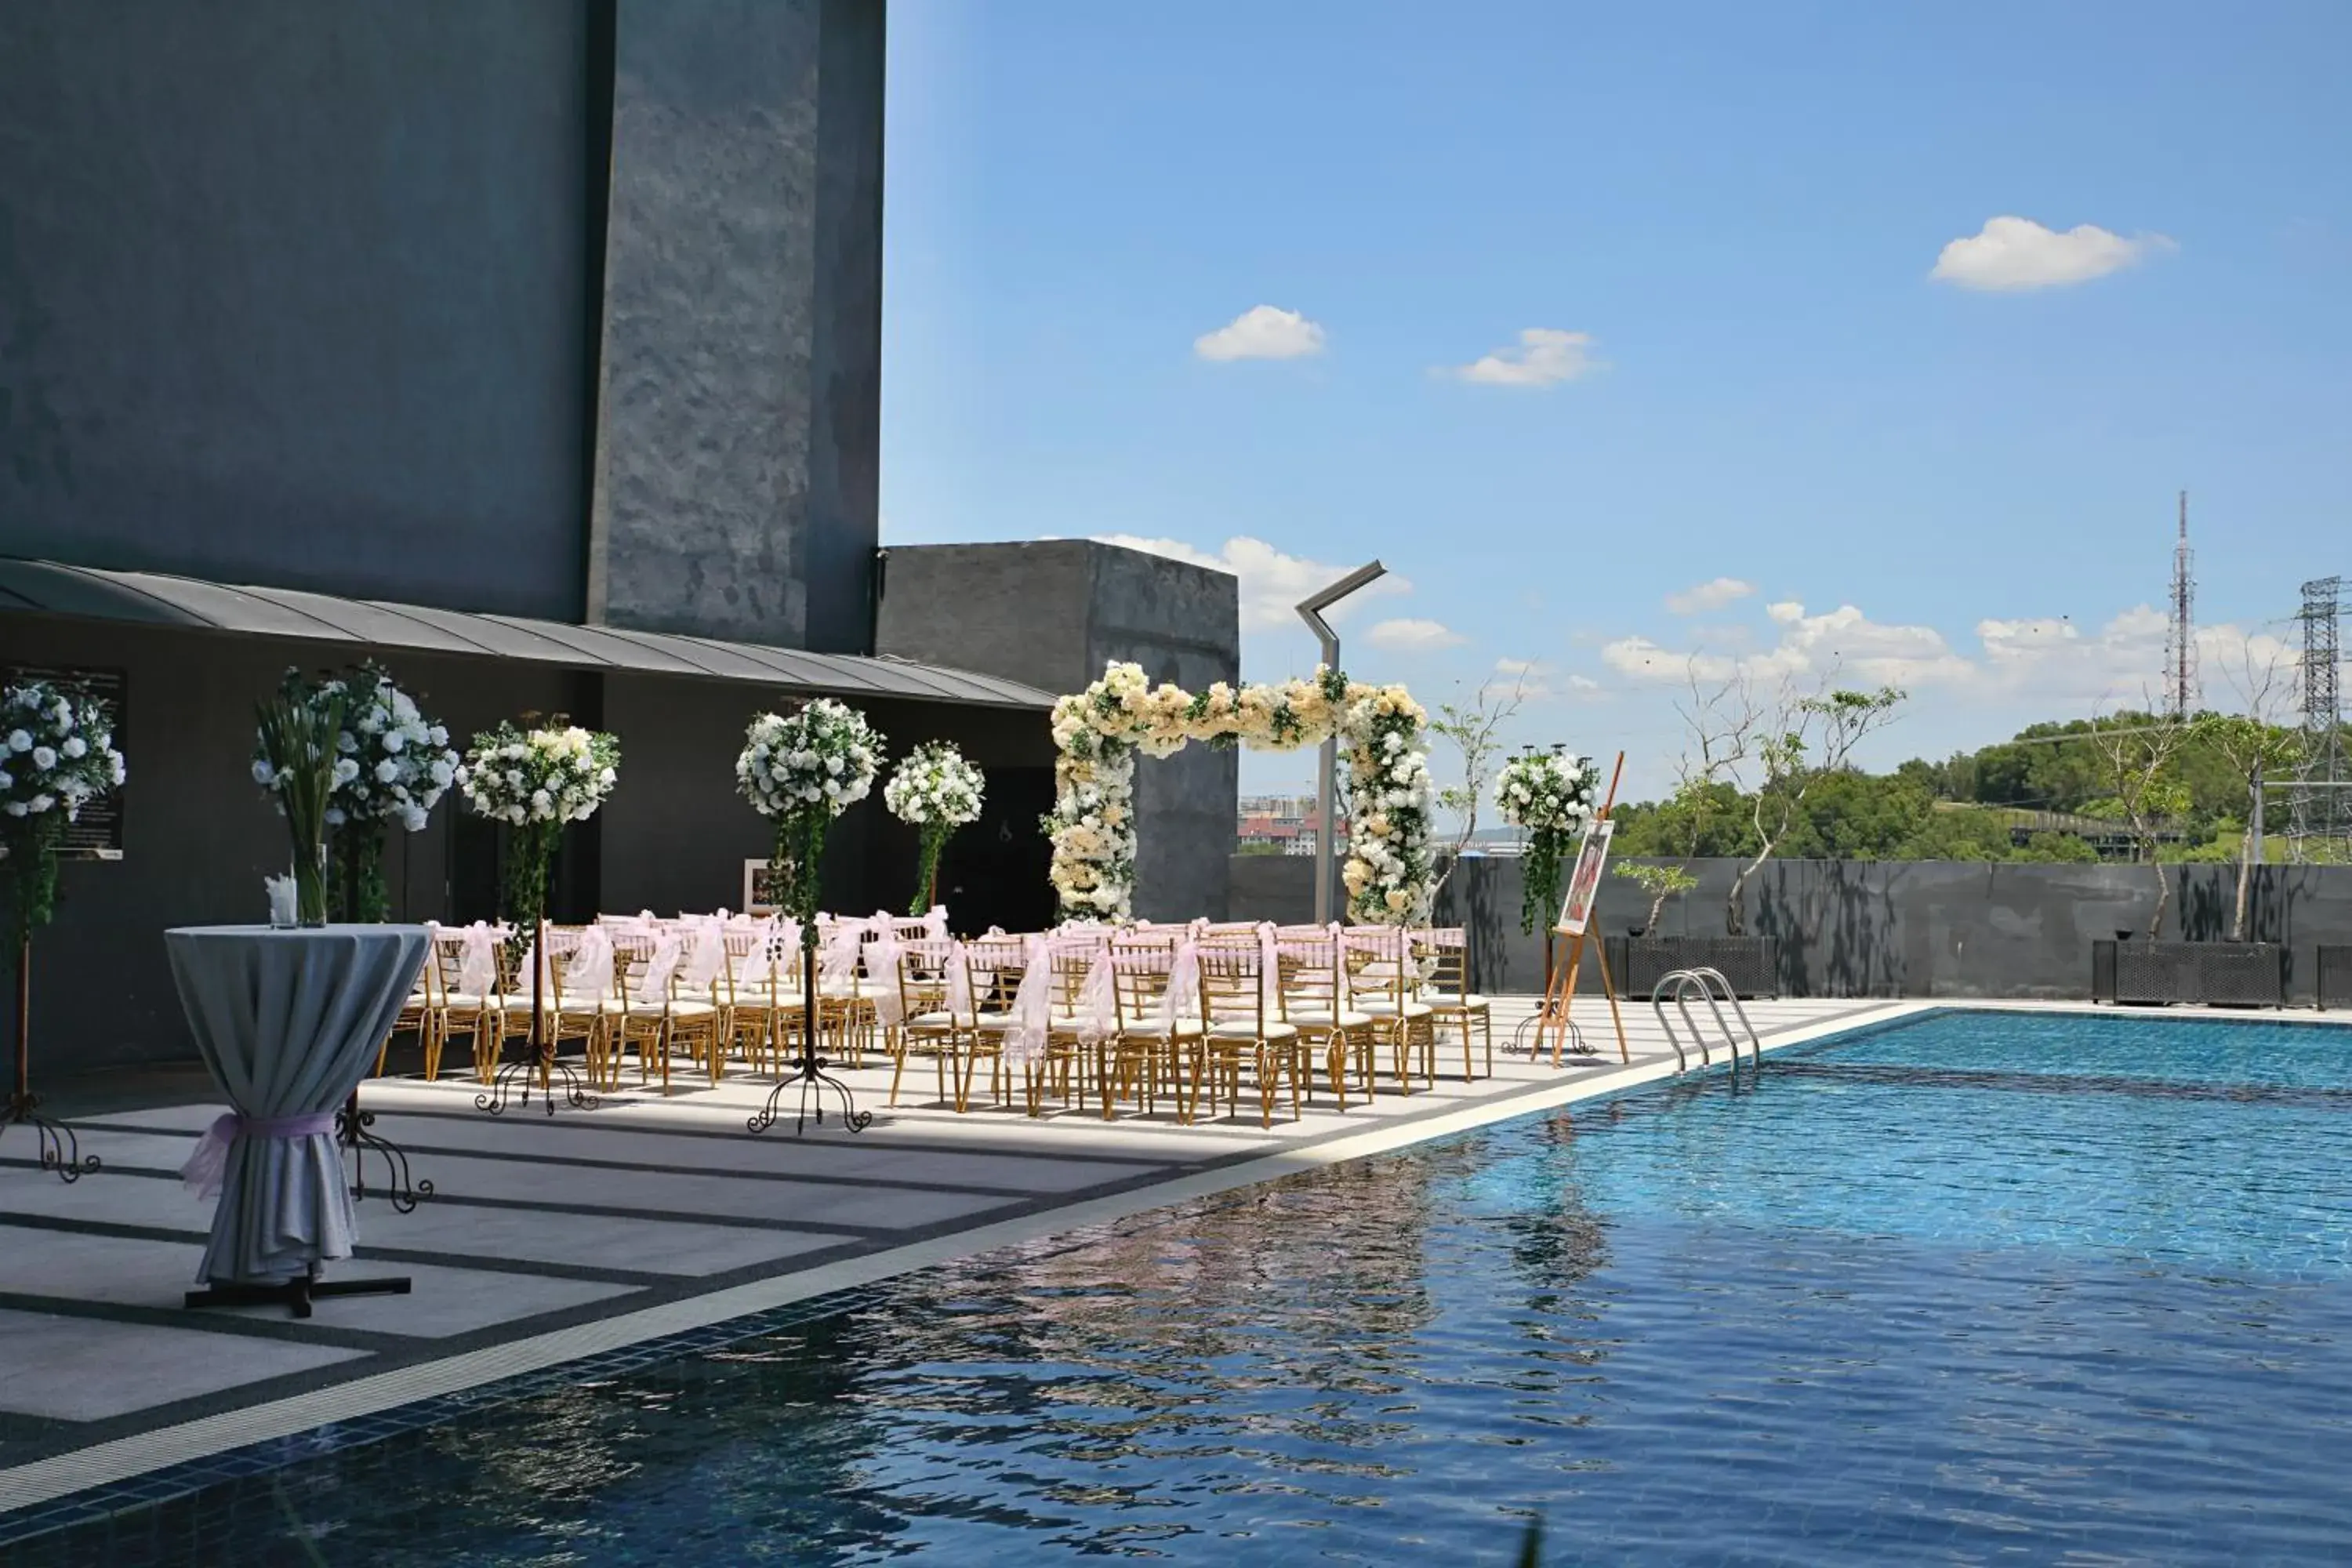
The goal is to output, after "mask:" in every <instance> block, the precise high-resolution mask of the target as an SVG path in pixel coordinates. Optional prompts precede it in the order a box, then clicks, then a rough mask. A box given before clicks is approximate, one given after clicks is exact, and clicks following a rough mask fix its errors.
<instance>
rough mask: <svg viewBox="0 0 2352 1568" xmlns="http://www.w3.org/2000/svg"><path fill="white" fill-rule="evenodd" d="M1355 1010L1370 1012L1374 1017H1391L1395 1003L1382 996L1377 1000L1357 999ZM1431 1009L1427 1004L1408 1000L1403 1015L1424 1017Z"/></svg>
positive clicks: (1393, 1015) (1428, 1014)
mask: <svg viewBox="0 0 2352 1568" xmlns="http://www.w3.org/2000/svg"><path fill="white" fill-rule="evenodd" d="M1356 1010H1357V1011H1358V1012H1360V1013H1370V1015H1371V1016H1373V1017H1375V1018H1393V1017H1395V1016H1396V1014H1397V1005H1396V1004H1395V1003H1394V1002H1391V1001H1390V1000H1389V999H1388V998H1387V997H1385V996H1382V997H1380V998H1378V999H1377V1000H1372V999H1362V1000H1359V1001H1358V1002H1357V1004H1356ZM1431 1011H1432V1009H1430V1008H1429V1007H1428V1006H1427V1005H1423V1004H1422V1003H1419V1002H1408V1003H1406V1004H1405V1005H1404V1016H1406V1017H1408V1018H1426V1017H1428V1016H1430V1013H1431Z"/></svg>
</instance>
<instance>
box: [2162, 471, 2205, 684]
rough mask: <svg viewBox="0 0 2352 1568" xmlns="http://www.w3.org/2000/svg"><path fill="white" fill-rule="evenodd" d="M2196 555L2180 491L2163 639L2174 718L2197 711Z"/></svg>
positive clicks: (2185, 493)
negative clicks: (2169, 603)
mask: <svg viewBox="0 0 2352 1568" xmlns="http://www.w3.org/2000/svg"><path fill="white" fill-rule="evenodd" d="M2196 565H2197V554H2196V552H2194V551H2192V550H2190V549H2189V492H2188V491H2187V490H2182V491H2181V492H2180V542H2179V543H2178V544H2175V545H2174V546H2173V547H2172V619H2171V625H2170V626H2168V628H2167V630H2166V632H2165V637H2164V694H2165V700H2166V702H2167V704H2168V706H2169V707H2170V709H2171V710H2172V716H2173V717H2174V718H2176V719H2186V718H2188V717H2189V715H2190V714H2191V713H2194V712H2195V711H2197V619H2196V607H2197V577H2196V570H2195V569H2196Z"/></svg>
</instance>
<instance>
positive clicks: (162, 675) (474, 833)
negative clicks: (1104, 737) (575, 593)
mask: <svg viewBox="0 0 2352 1568" xmlns="http://www.w3.org/2000/svg"><path fill="white" fill-rule="evenodd" d="M361 651H362V650H360V649H356V648H353V647H349V646H341V647H338V646H335V645H331V644H322V643H305V642H295V641H282V642H281V641H274V640H273V641H268V642H262V641H258V640H256V639H249V638H239V637H226V636H220V635H215V634H199V633H187V632H177V631H156V630H149V629H144V628H137V627H122V626H106V625H100V624H92V623H85V622H75V621H68V620H57V619H50V618H48V617H44V616H0V667H5V666H7V665H10V664H15V663H29V664H41V665H64V666H69V667H75V666H79V667H99V668H119V669H121V670H123V671H124V672H125V675H126V677H127V679H128V685H129V689H128V694H127V698H126V701H125V710H126V711H125V713H124V717H123V722H122V725H121V742H122V745H123V748H124V752H125V754H126V756H127V759H128V762H129V766H130V782H129V784H128V785H127V786H126V787H125V789H124V792H123V802H122V804H123V858H122V859H121V861H118V862H112V863H97V864H89V863H76V864H71V865H68V867H67V868H65V893H66V900H67V901H66V903H65V904H64V906H63V907H62V909H61V910H60V912H59V917H58V921H57V923H56V924H55V925H53V926H51V927H50V928H49V929H48V930H47V931H44V932H43V933H42V934H41V936H40V937H39V939H38V941H37V948H36V954H35V970H36V972H35V982H36V984H35V988H34V995H35V1018H34V1029H35V1039H36V1041H37V1046H38V1054H39V1058H40V1060H41V1061H42V1062H43V1063H44V1064H45V1065H44V1070H45V1071H51V1072H62V1071H68V1070H73V1069H79V1068H96V1067H109V1066H118V1065H123V1064H127V1063H133V1062H143V1061H163V1060H175V1059H186V1058H188V1057H189V1056H190V1055H191V1053H192V1052H193V1049H194V1047H193V1045H192V1044H191V1043H190V1042H189V1040H188V1039H187V1037H186V1032H185V1029H184V1025H183V1022H182V1019H181V1015H180V1007H179V1001H178V997H177V995H176V994H175V992H174V991H173V985H172V980H171V974H170V972H169V970H168V968H167V967H166V965H165V963H164V957H163V934H162V933H163V931H164V930H165V929H166V928H168V927H171V926H176V925H203V924H215V923H238V924H242V923H250V922H252V921H257V920H260V919H262V918H265V916H266V914H267V905H266V903H265V901H264V897H263V893H262V886H261V884H262V879H263V878H265V877H267V876H270V875H273V874H276V873H278V872H281V871H283V870H284V868H285V866H286V863H287V858H288V851H287V841H286V834H285V827H284V824H283V822H282V821H281V819H280V818H279V817H278V816H277V815H276V814H275V813H274V812H273V811H272V810H271V809H270V807H269V805H268V803H267V802H266V801H265V800H264V799H263V797H262V795H261V793H260V791H259V790H258V789H257V788H256V787H255V786H254V784H253V779H252V773H251V771H250V769H251V760H252V748H253V709H254V704H255V703H256V702H257V701H259V700H262V699H264V698H265V697H267V696H268V694H269V692H270V691H271V690H273V689H275V688H276V686H277V684H278V678H279V676H280V675H281V674H282V673H283V672H284V670H285V669H286V668H287V667H288V665H289V664H295V665H299V666H300V667H301V668H306V669H315V668H327V667H341V666H344V665H347V664H349V663H351V662H352V661H353V659H354V658H356V657H357V656H358V655H359V653H360V652H361ZM385 662H386V663H387V664H388V666H389V667H390V668H391V669H392V671H393V674H394V678H395V679H398V680H399V681H400V682H401V683H402V684H403V685H404V687H405V688H406V689H409V690H410V691H411V692H412V693H414V694H415V695H416V697H417V698H418V700H419V702H420V703H421V704H422V706H423V707H424V708H425V711H426V712H427V713H429V714H431V715H432V716H434V717H435V718H436V719H438V720H440V721H442V722H444V723H446V724H447V725H448V726H449V728H450V731H451V732H452V735H453V737H454V738H455V739H456V741H457V744H458V745H459V746H460V747H461V748H462V747H463V745H464V744H465V742H467V739H469V738H470V737H471V736H472V735H473V734H474V733H476V732H477V731H480V730H484V729H487V728H488V727H489V726H490V725H491V724H493V723H495V722H497V721H499V720H501V719H510V718H515V717H517V716H519V715H520V714H522V713H525V712H528V711H536V712H541V713H552V712H559V711H561V712H568V713H570V714H571V715H572V717H573V718H575V719H577V720H579V721H582V722H583V723H589V724H599V725H602V726H603V727H604V728H606V729H610V730H612V731H614V732H615V733H616V734H618V735H619V737H620V740H621V777H620V784H619V787H618V788H617V789H616V790H615V791H614V795H613V798H612V799H611V801H610V802H609V803H608V804H607V805H606V806H605V808H604V811H603V812H601V813H600V814H599V815H598V816H597V817H596V818H595V819H594V820H593V821H592V822H590V823H588V824H586V825H584V826H577V827H574V828H572V830H571V833H570V835H569V837H568V839H567V843H566V846H565V849H564V853H563V856H562V859H561V861H560V862H559V866H558V875H557V886H556V887H555V889H553V897H552V900H551V904H552V908H553V910H554V912H555V914H556V915H557V917H558V918H560V919H566V920H582V919H587V918H590V917H592V916H593V915H594V914H596V913H597V912H599V911H600V910H638V909H646V908H650V909H654V910H659V911H661V912H663V913H674V912H676V911H677V910H707V909H711V908H715V907H719V906H722V905H723V906H726V907H730V908H732V907H734V906H736V905H737V904H738V903H740V899H741V887H742V863H743V861H744V860H745V859H747V858H759V857H762V856H764V855H765V854H766V852H767V847H768V843H769V839H768V837H767V833H766V830H765V827H764V825H763V824H762V823H761V818H760V817H759V816H757V814H755V813H754V812H753V811H752V810H751V807H750V806H749V805H746V804H745V803H744V802H743V801H742V800H741V799H740V797H738V796H737V795H736V794H735V791H734V763H735V755H736V753H737V752H738V751H740V749H741V746H742V736H743V726H744V724H745V723H746V722H747V721H749V719H750V717H751V714H752V713H753V712H754V711H756V710H759V709H761V708H764V707H772V706H775V705H776V704H777V702H778V701H779V700H780V699H779V697H778V694H776V693H772V692H763V691H761V690H760V689H758V688H755V687H750V686H743V685H736V684H730V683H726V682H719V681H703V680H681V679H662V678H657V677H643V676H638V677H617V676H616V677H611V678H600V677H595V676H582V675H576V674H572V673H571V672H567V671H561V670H555V669H551V668H541V667H534V666H529V665H521V664H513V663H505V662H499V661H494V660H487V659H485V660H473V659H456V658H430V657H423V656H415V655H409V654H401V655H397V656H394V657H393V658H389V659H387V660H386V661H385ZM868 711H869V714H870V716H871V717H872V719H873V721H874V722H875V723H876V724H877V726H879V727H880V728H881V729H882V731H884V733H885V734H886V735H887V737H888V741H889V745H890V751H891V753H892V754H893V755H896V754H898V753H900V752H904V751H905V750H906V749H907V748H908V746H910V745H912V744H914V743H915V742H919V741H924V740H930V739H948V740H953V741H955V742H957V743H958V744H960V745H961V746H962V747H963V748H964V749H965V751H966V752H967V753H968V754H970V755H971V756H972V757H974V758H975V759H976V760H978V761H979V762H980V763H981V764H982V766H983V767H985V768H987V769H988V770H989V772H990V793H991V795H992V800H993V802H994V804H995V806H996V808H997V809H998V810H999V811H1000V812H1003V811H1004V810H1007V809H1009V810H1011V811H1013V813H1014V814H1015V816H1014V817H1013V819H1009V820H992V821H990V822H987V823H983V824H982V825H981V826H980V827H975V828H972V829H967V830H966V832H965V834H964V835H962V836H961V837H960V840H959V842H958V843H957V844H955V845H954V846H952V847H951V848H950V861H951V862H960V863H961V864H963V865H965V866H968V867H970V868H971V875H970V876H968V877H967V878H966V879H965V880H966V884H967V886H966V888H965V890H964V891H963V892H961V893H958V892H956V890H955V889H954V886H953V885H952V884H950V886H949V887H948V888H947V889H944V890H945V891H946V893H947V894H948V896H949V898H950V907H951V908H960V909H961V910H969V911H970V914H971V920H970V921H969V923H970V924H971V927H972V929H982V928H984V927H985V926H986V925H987V924H988V923H990V921H991V920H992V919H999V918H1002V917H1001V916H1000V915H997V914H992V912H991V910H992V907H994V906H993V905H992V900H994V899H995V897H996V889H995V886H994V884H995V882H997V881H998V880H1000V879H1002V878H1001V877H1000V876H999V875H998V874H997V873H996V872H995V870H994V867H995V865H996V863H997V861H998V860H999V859H1003V858H1011V859H1013V861H1015V862H1018V861H1019V858H1020V853H1021V850H1020V847H1019V846H1000V845H999V843H998V838H997V835H998V833H999V832H1001V831H1002V830H1003V829H1005V828H1007V827H1009V826H1011V825H1012V821H1013V820H1018V818H1019V817H1020V816H1026V818H1027V820H1028V822H1029V825H1030V826H1031V829H1032V832H1031V834H1030V837H1029V839H1028V841H1027V845H1028V859H1027V861H1026V863H1025V864H1023V865H1020V866H1019V868H1018V870H1017V872H1016V873H1013V879H1014V880H1017V881H1018V882H1019V883H1020V885H1021V886H1022V887H1024V888H1026V889H1031V892H1032V896H1033V901H1034V902H1035V903H1036V904H1038V905H1040V906H1042V903H1043V899H1042V896H1040V895H1042V892H1043V889H1045V857H1044V853H1043V849H1042V844H1041V841H1040V840H1039V839H1038V837H1037V836H1036V835H1035V833H1034V819H1035V816H1036V815H1037V813H1038V812H1039V811H1042V810H1043V809H1044V807H1043V806H1042V805H1038V804H1037V803H1036V796H1037V795H1040V794H1042V793H1043V792H1044V791H1045V789H1046V787H1047V786H1046V785H1045V784H1044V783H1043V782H1042V781H1043V780H1044V778H1045V776H1046V774H1047V773H1048V771H1049V770H1050V767H1051V763H1052V759H1053V742H1052V740H1051V737H1050V736H1049V735H1048V733H1047V731H1046V726H1045V719H1044V717H1043V716H1042V715H1038V714H1030V713H1018V712H1006V711H1001V710H982V709H971V708H959V707H952V706H947V705H934V704H925V703H876V704H873V705H872V706H871V707H870V708H869V710H868ZM1024 786H1025V787H1026V789H1027V790H1028V792H1029V793H1028V794H1026V795H1024ZM983 828H985V829H987V830H988V831H987V833H986V835H985V842H982V838H983V834H982V829H983ZM498 850H499V846H498V836H497V834H496V833H495V831H493V830H492V829H490V828H489V826H488V825H487V824H484V823H483V822H481V821H480V820H479V819H478V818H476V817H474V816H470V815H468V814H467V813H465V811H464V808H463V803H462V802H461V800H460V799H459V798H458V797H457V795H455V794H452V795H449V796H448V797H446V799H445V801H444V803H443V805H442V806H441V808H440V809H439V810H437V811H436V812H435V813H434V815H433V817H432V818H431V820H430V822H429V823H428V825H427V826H426V827H425V830H424V831H423V832H420V833H415V834H397V833H396V834H394V835H392V836H391V837H390V839H389V840H388V865H387V873H388V879H389V881H390V883H391V889H392V895H393V912H394V916H395V918H398V919H402V920H409V921H422V920H428V919H442V920H457V921H464V920H471V919H478V918H486V917H488V915H490V914H491V913H493V912H494V910H495V906H496V901H497V889H498V859H497V857H498ZM914 861H915V846H914V843H913V840H912V836H911V834H909V833H908V831H907V830H906V829H905V828H903V827H901V826H899V825H898V823H897V822H896V821H895V820H893V819H891V818H890V817H889V816H888V815H887V812H886V811H885V810H884V809H883V806H882V805H881V800H880V792H879V791H878V789H877V792H876V794H875V795H874V796H873V797H872V798H871V799H869V800H868V801H867V802H866V803H864V804H862V805H859V806H857V807H855V808H853V810H852V811H851V812H850V814H849V815H848V816H845V818H844V820H843V822H842V823H841V825H840V826H839V829H838V832H837V834H836V837H835V841H834V843H833V844H832V846H831V847H830V849H829V851H828V855H827V861H826V881H827V888H826V894H827V901H828V902H829V903H830V904H831V905H832V906H833V907H834V908H836V909H845V910H873V909H876V908H877V907H882V906H885V905H887V906H890V907H898V906H899V905H902V904H904V903H905V902H906V901H907V900H908V896H909V894H910V892H911V890H912V884H913V868H914ZM958 918H959V920H960V921H961V920H962V919H963V916H962V914H961V913H960V914H959V917H958ZM1006 923H1008V924H1011V923H1016V922H1013V921H1007V922H1006ZM1017 923H1024V924H1025V923H1030V922H1026V921H1022V922H1017ZM0 1032H5V1031H0Z"/></svg>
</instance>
